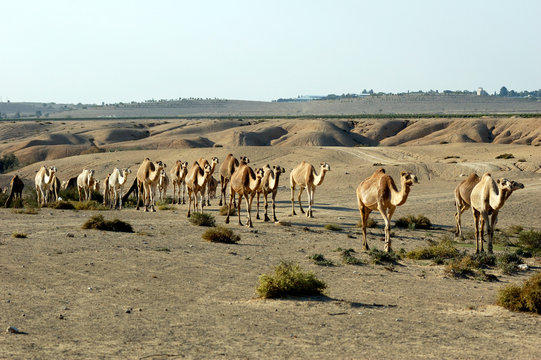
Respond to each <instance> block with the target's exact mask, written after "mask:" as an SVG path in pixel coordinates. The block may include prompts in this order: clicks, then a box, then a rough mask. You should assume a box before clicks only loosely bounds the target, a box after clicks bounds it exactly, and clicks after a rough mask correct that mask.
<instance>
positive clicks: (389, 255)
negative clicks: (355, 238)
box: [368, 249, 400, 265]
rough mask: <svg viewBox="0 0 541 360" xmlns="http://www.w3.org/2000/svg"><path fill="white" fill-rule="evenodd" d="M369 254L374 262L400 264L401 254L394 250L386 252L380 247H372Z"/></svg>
mask: <svg viewBox="0 0 541 360" xmlns="http://www.w3.org/2000/svg"><path fill="white" fill-rule="evenodd" d="M368 255H370V258H371V259H372V262H373V263H374V264H378V265H385V264H398V260H400V255H399V254H397V253H394V252H385V251H381V250H378V249H370V250H369V251H368Z"/></svg>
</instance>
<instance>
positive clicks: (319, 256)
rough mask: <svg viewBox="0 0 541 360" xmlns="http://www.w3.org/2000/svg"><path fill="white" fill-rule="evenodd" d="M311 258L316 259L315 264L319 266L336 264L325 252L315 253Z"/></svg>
mask: <svg viewBox="0 0 541 360" xmlns="http://www.w3.org/2000/svg"><path fill="white" fill-rule="evenodd" d="M310 259H311V260H312V261H314V264H316V265H319V266H334V263H333V262H332V261H331V260H328V259H326V258H325V256H323V254H314V255H312V256H310Z"/></svg>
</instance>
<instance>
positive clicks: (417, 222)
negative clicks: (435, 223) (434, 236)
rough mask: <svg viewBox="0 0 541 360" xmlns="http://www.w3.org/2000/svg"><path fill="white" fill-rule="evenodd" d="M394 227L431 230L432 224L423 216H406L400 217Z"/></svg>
mask: <svg viewBox="0 0 541 360" xmlns="http://www.w3.org/2000/svg"><path fill="white" fill-rule="evenodd" d="M395 225H396V227H399V228H408V229H411V230H415V229H431V228H432V223H431V222H430V219H429V218H427V217H426V216H424V215H417V216H414V215H408V216H404V217H401V218H399V219H398V220H396V222H395Z"/></svg>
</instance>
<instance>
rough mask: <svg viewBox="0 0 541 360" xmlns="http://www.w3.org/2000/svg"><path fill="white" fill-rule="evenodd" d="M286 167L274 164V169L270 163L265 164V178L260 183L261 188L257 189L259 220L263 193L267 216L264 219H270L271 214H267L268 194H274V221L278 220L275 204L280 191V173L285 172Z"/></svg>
mask: <svg viewBox="0 0 541 360" xmlns="http://www.w3.org/2000/svg"><path fill="white" fill-rule="evenodd" d="M285 171H286V170H285V169H284V168H283V167H280V166H273V167H272V169H271V167H270V166H269V165H267V166H265V167H264V168H263V172H264V173H263V178H262V179H261V184H260V185H259V188H258V189H257V214H256V219H258V220H259V195H260V194H263V198H264V199H265V217H264V221H270V219H269V216H268V215H267V209H268V205H269V203H268V200H267V195H268V194H272V217H273V219H274V222H277V221H278V219H277V218H276V205H275V199H276V193H277V192H278V183H279V182H280V175H281V174H283V173H285Z"/></svg>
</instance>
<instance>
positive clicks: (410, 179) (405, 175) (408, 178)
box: [400, 171, 419, 186]
mask: <svg viewBox="0 0 541 360" xmlns="http://www.w3.org/2000/svg"><path fill="white" fill-rule="evenodd" d="M400 179H401V180H402V183H403V184H404V185H408V186H412V185H413V184H414V183H415V184H418V183H419V180H417V176H416V175H415V174H412V173H409V172H407V171H401V172H400Z"/></svg>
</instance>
